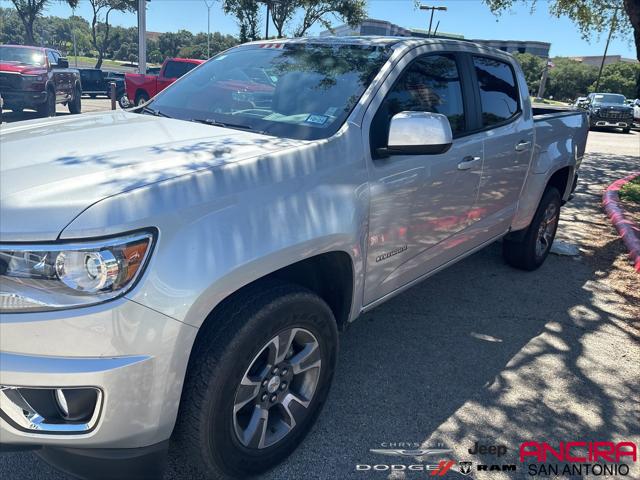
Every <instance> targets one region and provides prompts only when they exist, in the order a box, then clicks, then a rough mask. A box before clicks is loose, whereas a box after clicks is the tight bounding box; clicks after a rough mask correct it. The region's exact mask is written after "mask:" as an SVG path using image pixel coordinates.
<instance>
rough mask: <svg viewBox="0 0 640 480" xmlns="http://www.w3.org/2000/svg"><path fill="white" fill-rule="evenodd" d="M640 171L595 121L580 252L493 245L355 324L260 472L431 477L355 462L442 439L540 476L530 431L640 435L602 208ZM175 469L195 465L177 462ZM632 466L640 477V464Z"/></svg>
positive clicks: (570, 237)
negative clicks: (523, 252) (307, 426)
mask: <svg viewBox="0 0 640 480" xmlns="http://www.w3.org/2000/svg"><path fill="white" fill-rule="evenodd" d="M639 168H640V135H639V134H638V133H637V132H636V133H631V134H628V135H624V134H621V133H613V132H592V133H591V134H590V136H589V144H588V155H587V156H586V158H585V161H584V163H583V167H582V171H581V182H580V186H579V188H578V191H577V194H576V196H575V198H574V199H573V201H572V202H571V203H570V204H568V205H567V206H566V207H565V208H563V213H562V221H561V225H560V230H559V234H558V235H559V238H561V239H562V240H564V241H568V242H571V243H575V244H577V245H578V246H579V247H580V256H578V257H566V256H555V255H553V256H550V257H549V259H548V260H547V262H546V263H545V264H544V265H543V266H542V267H541V268H540V269H539V270H538V271H536V272H531V273H527V272H521V271H517V270H514V269H511V268H509V267H508V266H507V265H505V264H504V262H503V261H502V259H501V255H500V245H499V244H494V245H491V246H490V247H488V248H486V249H485V250H483V251H481V252H479V253H477V254H475V255H473V256H472V257H470V258H468V259H466V260H464V261H462V262H460V263H458V264H456V265H454V266H452V267H451V268H449V269H447V270H445V271H443V272H441V273H439V274H437V275H435V276H434V277H432V278H430V279H428V280H426V281H424V282H423V283H421V284H420V285H418V286H416V287H414V288H412V289H410V290H408V291H407V292H405V293H403V294H401V295H399V296H397V297H396V298H394V299H393V300H391V301H389V302H387V303H385V304H384V305H382V306H381V307H379V308H377V309H375V310H374V311H372V312H370V313H368V314H367V315H364V316H363V317H362V318H360V319H359V320H358V321H357V322H355V323H354V324H353V325H352V326H351V328H349V330H348V331H347V332H346V333H344V334H343V335H342V336H341V347H340V348H341V352H340V360H339V365H338V368H337V371H336V376H335V382H334V386H333V389H332V392H331V394H330V397H329V400H328V403H327V405H326V407H325V410H324V412H323V414H322V415H321V416H320V419H319V421H318V423H317V425H316V426H315V428H314V429H313V431H312V432H311V434H310V435H309V437H308V438H307V440H306V441H305V442H304V443H303V444H302V445H300V448H298V450H297V451H296V452H295V453H294V454H293V455H292V456H291V457H290V458H289V459H288V460H287V461H286V462H285V463H283V464H282V465H280V466H279V467H278V468H276V469H274V470H273V471H272V472H270V473H269V474H267V475H265V476H263V477H262V478H263V479H265V480H266V479H269V480H276V479H300V478H305V479H315V478H317V479H324V478H341V479H351V478H353V479H359V478H362V479H369V478H392V479H404V478H425V477H426V476H427V474H425V473H424V472H409V473H406V474H403V473H396V474H393V475H389V474H388V473H384V472H358V471H356V465H357V464H402V463H404V464H412V463H416V459H413V458H408V459H404V460H403V459H402V457H385V456H381V455H376V454H374V453H371V452H369V449H371V448H385V447H388V443H398V442H407V443H411V444H413V443H414V442H416V443H418V444H420V445H422V446H423V447H434V446H437V445H444V446H446V447H448V448H451V449H453V454H452V455H450V456H449V458H453V459H455V460H457V461H472V462H474V463H478V462H479V463H484V464H494V463H495V464H517V465H518V470H517V471H516V472H512V473H502V472H487V473H482V472H474V473H473V474H472V478H480V479H485V478H487V479H506V478H533V477H530V476H528V475H527V469H526V468H525V466H523V465H521V464H519V462H518V458H517V449H518V446H519V445H520V443H521V442H523V441H529V440H533V441H541V442H542V441H547V442H549V443H551V444H553V443H557V442H559V441H574V440H586V441H623V440H624V441H633V442H635V443H636V444H640V424H639V419H638V407H639V404H638V399H640V382H639V381H638V379H639V378H640V345H639V339H640V320H639V319H640V292H639V289H638V280H639V278H640V277H638V276H637V275H635V274H634V272H633V270H632V269H631V267H630V265H629V262H628V260H627V258H626V255H625V252H624V247H623V246H622V242H621V241H620V239H619V238H617V237H616V235H615V234H614V230H613V228H612V227H611V225H610V224H609V223H608V221H607V218H606V217H605V215H604V213H603V211H602V208H601V198H602V190H603V187H604V186H606V185H607V184H608V183H610V182H611V181H612V180H614V179H617V178H619V177H622V176H624V175H626V174H628V173H630V172H631V171H633V170H638V169H639ZM476 441H479V442H481V443H484V444H487V445H498V444H500V445H505V446H507V448H508V451H507V454H506V455H505V456H503V457H501V458H496V457H493V456H491V455H481V456H473V455H470V454H469V453H468V452H467V449H469V448H472V447H473V445H474V443H475V442H476ZM399 448H402V447H401V446H400V447H399ZM433 460H437V457H431V458H428V459H425V461H433ZM474 468H475V465H474ZM0 478H2V479H3V480H18V479H20V480H35V479H47V480H63V479H66V478H68V477H66V476H64V475H62V474H59V473H57V472H55V471H53V470H52V469H51V468H50V467H48V466H47V465H45V464H44V463H43V462H42V461H40V460H39V459H38V457H36V456H35V455H33V454H30V453H22V454H5V455H4V456H0ZM167 478H169V479H180V478H184V477H183V476H181V475H180V472H176V471H175V470H174V469H173V468H170V471H169V473H168V475H167ZM440 478H468V477H465V476H463V475H461V474H459V473H456V472H450V473H449V474H447V475H446V476H445V477H440ZM555 478H564V477H555ZM567 478H588V477H586V476H585V477H582V476H574V477H567ZM619 478H623V477H619ZM626 478H629V479H632V478H640V471H639V469H638V464H637V463H636V464H635V465H632V467H631V470H630V472H629V475H628V476H627V477H626Z"/></svg>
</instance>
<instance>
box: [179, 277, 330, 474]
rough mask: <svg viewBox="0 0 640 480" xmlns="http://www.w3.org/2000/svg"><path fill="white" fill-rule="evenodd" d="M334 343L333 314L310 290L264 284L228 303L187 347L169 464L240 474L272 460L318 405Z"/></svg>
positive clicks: (295, 440) (283, 453) (307, 424)
mask: <svg viewBox="0 0 640 480" xmlns="http://www.w3.org/2000/svg"><path fill="white" fill-rule="evenodd" d="M337 346H338V334H337V328H336V321H335V318H334V316H333V313H332V311H331V309H330V308H329V306H328V305H327V304H326V303H325V302H324V301H323V300H322V299H321V298H320V297H318V296H317V295H315V294H314V293H313V292H311V291H309V290H306V289H304V288H301V287H298V286H295V285H290V284H283V283H272V284H269V285H262V286H261V287H259V288H252V287H250V289H249V290H247V291H246V292H245V293H244V294H239V295H238V296H237V297H236V298H234V299H233V300H231V301H229V302H227V303H226V304H225V305H224V306H222V307H221V308H220V310H219V311H218V312H217V313H215V314H214V317H212V318H209V320H208V321H207V324H206V325H205V327H204V330H203V331H202V332H201V334H200V335H199V338H198V339H197V341H196V345H195V347H194V351H193V352H192V355H191V359H190V363H189V368H188V371H187V376H186V379H185V385H184V388H183V394H182V400H181V405H180V411H179V415H178V420H177V424H176V428H175V430H174V434H173V437H172V447H171V451H170V456H171V457H172V461H171V462H170V465H171V466H172V467H173V468H176V467H177V468H179V469H180V471H179V472H180V473H181V474H184V473H185V471H186V472H189V473H191V474H192V475H191V476H192V477H196V478H197V477H198V476H203V477H205V478H226V477H227V476H232V477H239V478H246V477H247V476H250V475H255V474H257V473H260V472H263V471H266V470H268V469H270V468H272V467H273V466H275V465H277V464H278V463H280V462H281V461H282V460H284V459H285V458H286V457H287V456H288V455H289V454H290V453H291V452H292V451H293V450H294V449H295V448H296V447H297V446H298V445H299V444H300V442H301V441H302V439H303V438H304V436H305V435H306V434H307V432H308V431H309V430H310V428H311V426H312V425H313V423H314V422H315V420H316V418H317V416H318V414H319V413H320V410H321V408H322V405H323V404H324V402H325V399H326V397H327V394H328V392H329V387H330V384H331V379H332V377H333V372H334V368H335V362H336V354H337ZM176 473H178V472H176Z"/></svg>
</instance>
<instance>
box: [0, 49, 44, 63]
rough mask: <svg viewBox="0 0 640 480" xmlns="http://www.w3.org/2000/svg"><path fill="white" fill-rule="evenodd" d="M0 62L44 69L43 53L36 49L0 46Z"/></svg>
mask: <svg viewBox="0 0 640 480" xmlns="http://www.w3.org/2000/svg"><path fill="white" fill-rule="evenodd" d="M0 62H2V63H17V64H21V65H33V66H35V67H44V65H45V63H44V53H43V52H42V50H40V49H38V48H24V47H11V46H7V45H0Z"/></svg>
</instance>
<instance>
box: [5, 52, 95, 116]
mask: <svg viewBox="0 0 640 480" xmlns="http://www.w3.org/2000/svg"><path fill="white" fill-rule="evenodd" d="M0 94H2V98H3V99H4V103H5V108H7V109H9V110H13V111H14V112H20V111H22V110H23V109H25V108H31V109H34V110H36V111H37V112H38V113H39V114H40V116H42V117H53V116H55V114H56V104H58V103H62V104H63V105H67V106H68V107H69V112H71V113H80V110H81V109H82V100H81V97H82V87H81V84H80V73H79V72H78V70H75V69H72V68H69V62H68V61H67V59H66V58H64V57H62V55H61V54H60V52H58V51H57V50H53V49H51V48H41V47H25V46H20V45H0Z"/></svg>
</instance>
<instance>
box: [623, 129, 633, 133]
mask: <svg viewBox="0 0 640 480" xmlns="http://www.w3.org/2000/svg"><path fill="white" fill-rule="evenodd" d="M630 131H631V129H630V128H623V129H622V133H629V132H630Z"/></svg>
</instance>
